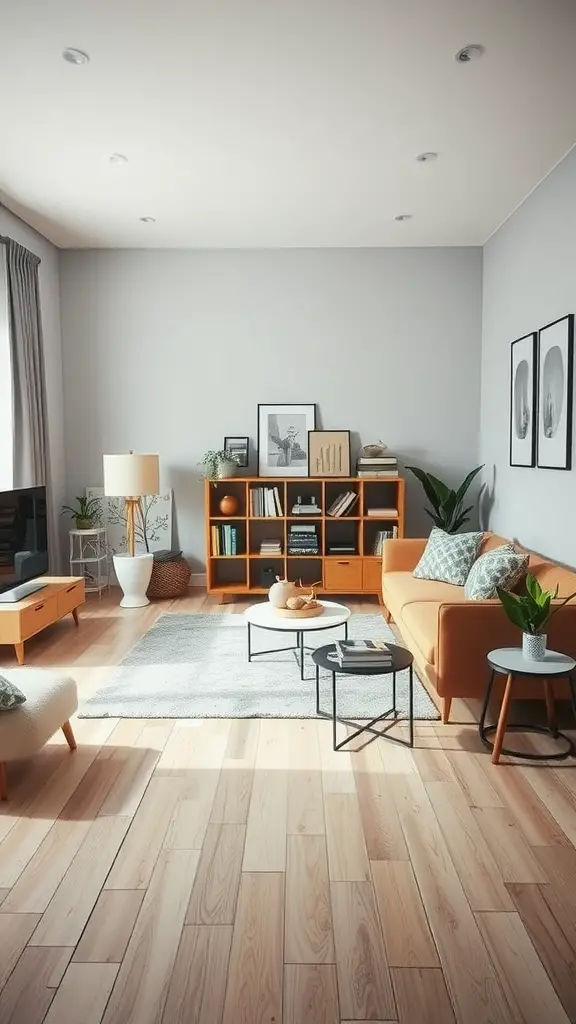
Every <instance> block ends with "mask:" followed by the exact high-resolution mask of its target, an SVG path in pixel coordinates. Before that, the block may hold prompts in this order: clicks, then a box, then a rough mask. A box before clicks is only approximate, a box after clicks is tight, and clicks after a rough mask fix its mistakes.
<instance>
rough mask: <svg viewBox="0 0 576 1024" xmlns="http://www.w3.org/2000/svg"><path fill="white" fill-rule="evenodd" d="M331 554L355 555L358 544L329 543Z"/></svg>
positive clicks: (329, 552)
mask: <svg viewBox="0 0 576 1024" xmlns="http://www.w3.org/2000/svg"><path fill="white" fill-rule="evenodd" d="M328 554H329V555H355V554H356V545H355V544H329V545H328Z"/></svg>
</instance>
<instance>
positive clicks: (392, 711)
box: [312, 642, 414, 750]
mask: <svg viewBox="0 0 576 1024" xmlns="http://www.w3.org/2000/svg"><path fill="white" fill-rule="evenodd" d="M387 646H388V647H389V648H390V650H391V651H392V664H391V665H389V666H386V668H383V667H382V666H381V665H379V666H377V667H372V666H366V668H361V667H360V668H358V667H357V666H355V667H354V668H341V667H340V665H339V664H338V660H337V658H336V646H335V644H327V645H326V646H325V647H319V648H318V649H317V650H316V651H314V653H313V655H312V661H313V662H314V663H315V665H316V714H317V715H321V716H322V717H323V718H331V719H332V744H333V747H334V750H340V749H341V748H342V747H343V746H344V745H345V744H346V743H349V742H350V740H353V739H354V738H355V737H356V736H359V735H360V734H361V733H363V732H371V733H373V734H374V735H375V736H380V737H382V739H387V740H390V741H391V742H392V743H400V744H401V746H403V747H413V746H414V677H413V672H412V662H413V660H414V659H413V657H412V655H411V654H410V651H407V650H406V648H405V647H399V646H398V645H397V644H389V643H388V642H387ZM321 668H324V669H327V670H328V672H331V673H332V714H329V713H328V712H326V711H322V710H321V708H320V669H321ZM404 669H409V671H410V683H409V691H410V696H409V709H408V725H409V735H410V738H409V739H408V740H403V739H400V738H399V737H398V736H389V735H388V733H387V732H380V731H379V730H378V729H375V728H374V726H375V725H376V723H377V722H381V721H383V719H385V718H388V716H389V715H393V716H394V721H396V719H397V718H398V711H397V709H396V673H397V672H402V671H404ZM339 674H341V675H349V676H387V675H392V707H391V708H388V711H384V712H383V713H382V714H381V715H377V716H376V718H372V719H371V721H370V722H368V723H367V724H366V725H362V726H360V727H359V728H357V729H356V731H355V732H353V733H351V734H350V736H347V737H346V739H344V740H341V741H340V743H337V742H336V727H337V723H338V722H340V724H341V725H354V726H358V722H351V721H350V720H349V719H347V718H338V711H337V692H336V690H337V687H336V676H337V675H339ZM392 724H393V723H392Z"/></svg>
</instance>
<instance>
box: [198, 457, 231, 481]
mask: <svg viewBox="0 0 576 1024" xmlns="http://www.w3.org/2000/svg"><path fill="white" fill-rule="evenodd" d="M198 465H199V466H201V467H202V470H203V472H204V476H205V477H206V479H207V480H226V479H227V478H228V477H230V476H234V473H235V472H236V470H237V468H238V459H237V458H236V456H235V455H231V454H230V452H225V451H219V452H213V451H209V452H206V454H205V456H204V458H203V459H202V461H201V462H199V463H198Z"/></svg>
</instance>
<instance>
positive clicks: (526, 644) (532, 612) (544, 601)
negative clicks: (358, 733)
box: [497, 573, 576, 661]
mask: <svg viewBox="0 0 576 1024" xmlns="http://www.w3.org/2000/svg"><path fill="white" fill-rule="evenodd" d="M497 590H498V597H499V598H500V601H501V602H502V607H503V608H504V611H505V612H506V615H507V616H508V618H509V619H510V622H513V623H514V625H515V626H519V628H520V629H521V630H522V654H523V656H524V657H525V658H526V660H527V661H544V660H545V658H546V640H547V635H546V629H547V626H548V623H549V622H550V619H552V618H553V617H554V615H556V612H559V611H560V609H561V608H562V607H563V606H564V605H565V604H567V603H568V601H571V600H572V598H573V597H576V592H575V593H574V594H569V596H568V597H564V598H561V603H560V604H557V605H554V607H552V601H555V600H556V598H557V597H558V587H556V589H555V590H543V589H542V587H541V586H540V584H539V582H538V580H537V579H536V577H535V576H532V575H531V574H530V573H528V575H527V576H526V593H525V594H512V593H510V591H508V590H502V588H501V587H498V588H497Z"/></svg>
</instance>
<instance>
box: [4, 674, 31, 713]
mask: <svg viewBox="0 0 576 1024" xmlns="http://www.w3.org/2000/svg"><path fill="white" fill-rule="evenodd" d="M25 700H26V697H25V696H24V694H23V693H22V690H19V689H18V687H17V686H16V684H15V683H12V682H11V681H10V679H7V678H6V676H0V712H2V711H11V710H12V708H17V707H18V705H19V704H23V703H24V701H25Z"/></svg>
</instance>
